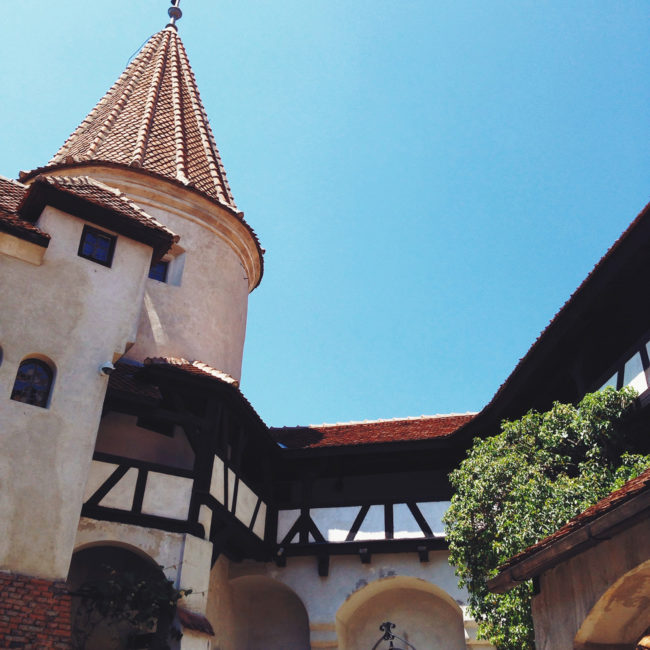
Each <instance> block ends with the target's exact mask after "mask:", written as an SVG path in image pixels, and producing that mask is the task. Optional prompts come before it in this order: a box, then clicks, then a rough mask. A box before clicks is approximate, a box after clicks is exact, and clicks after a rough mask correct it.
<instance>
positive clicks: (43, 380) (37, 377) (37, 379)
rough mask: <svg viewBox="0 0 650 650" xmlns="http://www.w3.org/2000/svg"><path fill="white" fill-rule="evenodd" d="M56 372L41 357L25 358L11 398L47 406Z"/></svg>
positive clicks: (42, 406) (19, 369)
mask: <svg viewBox="0 0 650 650" xmlns="http://www.w3.org/2000/svg"><path fill="white" fill-rule="evenodd" d="M53 379H54V373H53V372H52V368H50V366H48V365H47V364H46V363H45V362H44V361H41V360H40V359H25V360H24V361H23V362H22V363H21V364H20V366H19V368H18V373H17V374H16V381H15V382H14V388H13V390H12V391H11V399H13V400H15V401H16V402H23V403H24V404H33V405H34V406H40V407H41V408H46V407H47V402H48V399H49V397H50V392H51V390H52V380H53Z"/></svg>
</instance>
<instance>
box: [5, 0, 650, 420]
mask: <svg viewBox="0 0 650 650" xmlns="http://www.w3.org/2000/svg"><path fill="white" fill-rule="evenodd" d="M167 6H168V3H167V2H166V0H136V1H134V0H110V2H109V1H108V0H106V1H104V0H93V1H92V2H88V0H59V1H58V2H51V1H50V0H20V1H18V0H15V1H14V2H9V0H2V7H1V10H2V22H3V38H2V40H1V41H0V55H1V56H2V61H3V63H4V65H3V66H2V67H1V68H0V81H1V87H2V88H3V93H2V101H1V102H0V124H1V125H2V128H1V130H0V133H1V136H0V143H1V146H0V174H3V175H5V176H9V177H14V178H15V177H16V176H17V174H18V171H19V170H21V169H31V168H34V167H37V166H39V165H42V164H44V163H45V162H46V161H47V160H49V158H50V157H51V156H52V155H53V154H54V152H55V151H56V150H57V149H58V148H59V146H60V145H61V144H62V143H63V141H64V140H65V139H66V138H67V136H68V135H69V134H70V133H71V132H72V131H73V130H74V128H75V127H76V126H77V125H78V123H79V122H80V121H81V120H82V119H83V118H84V117H85V115H86V114H87V113H88V111H89V110H90V109H91V108H92V106H94V104H95V103H96V102H97V101H98V100H99V99H100V97H101V96H102V95H103V94H104V93H105V92H106V90H107V89H108V88H109V87H110V85H112V83H113V82H114V81H115V79H116V78H117V77H118V76H119V74H120V73H121V72H122V71H123V69H124V67H125V66H126V64H127V62H128V60H129V58H130V57H131V55H133V54H134V53H135V52H136V51H137V50H138V49H139V48H140V46H141V45H142V44H143V42H144V41H145V40H146V39H147V38H148V37H149V36H150V35H151V34H153V33H154V32H156V31H158V30H159V29H161V28H163V27H164V25H165V24H166V22H167V17H166V10H167ZM181 8H182V9H183V12H184V16H183V19H182V20H181V21H180V23H179V33H180V35H181V37H182V39H183V42H184V43H185V46H186V49H187V51H188V54H189V58H190V62H191V64H192V67H193V69H194V72H195V75H196V77H197V82H198V86H199V89H200V91H201V96H202V98H203V101H204V103H205V106H206V109H207V112H208V115H209V117H210V121H211V124H212V127H213V130H214V132H215V136H216V140H217V144H218V146H219V150H220V152H221V155H222V158H223V161H224V164H225V167H226V171H227V173H228V178H229V182H230V186H231V188H232V190H233V193H234V196H235V200H236V201H237V204H238V206H239V207H240V209H242V210H243V211H244V212H245V218H246V220H247V222H248V223H249V224H250V225H252V227H253V228H254V229H255V231H256V232H257V233H258V235H259V237H260V240H261V243H262V246H264V248H266V250H267V253H266V256H265V275H264V278H263V280H262V283H261V285H260V286H259V287H258V288H257V289H256V290H255V291H254V292H253V293H252V294H251V296H250V299H249V313H248V326H247V338H246V346H245V350H244V366H243V375H242V384H241V387H242V390H243V392H244V394H245V395H246V396H247V398H248V399H249V400H250V401H251V403H252V404H253V406H254V407H255V409H256V410H257V411H258V413H259V414H260V415H261V416H262V418H263V419H264V420H265V422H266V423H267V424H269V425H272V426H282V425H296V424H309V423H314V424H317V423H321V422H345V421H350V420H365V419H369V420H372V419H378V418H394V417H407V416H418V415H422V414H435V413H454V412H456V413H457V412H460V413H464V412H467V411H478V410H480V409H481V408H482V407H483V406H484V405H485V404H486V403H487V402H488V401H489V400H490V399H491V397H492V396H493V394H494V393H495V392H496V390H497V389H498V387H499V385H500V384H501V383H502V382H503V381H504V380H505V379H506V378H507V376H508V375H509V374H510V372H511V371H512V370H513V368H514V367H515V365H516V363H517V362H518V360H519V359H520V358H521V357H522V356H523V355H524V354H525V353H526V352H527V350H528V348H529V347H530V345H531V344H532V343H533V341H534V340H535V339H536V337H537V336H538V335H539V333H540V332H541V331H542V330H543V329H544V327H545V326H546V325H547V324H548V322H549V321H550V320H551V318H552V317H553V315H554V314H555V313H556V312H557V311H558V309H559V308H560V307H561V305H562V304H563V303H564V302H565V301H566V300H567V299H568V298H569V296H570V295H571V293H572V292H573V291H574V290H575V288H576V287H577V286H578V285H579V284H580V282H581V281H582V280H583V279H584V277H585V276H586V275H587V273H588V272H589V271H590V270H591V268H592V267H593V266H594V264H595V263H596V262H597V261H598V260H599V259H600V257H601V256H602V255H603V254H604V253H605V251H606V250H607V249H608V247H609V246H610V245H611V244H612V243H613V242H614V240H615V239H616V238H617V237H618V236H619V235H620V233H621V232H622V231H623V230H624V229H625V228H626V227H627V225H628V224H629V223H630V222H631V221H632V219H633V218H634V217H635V216H636V214H637V213H638V212H639V211H640V210H641V209H642V208H643V206H644V205H645V204H646V203H647V202H648V200H649V195H650V178H649V173H648V172H649V170H650V165H649V163H650V147H649V146H648V145H649V143H650V120H649V117H650V115H649V112H650V109H649V107H650V76H649V74H648V70H650V49H649V48H648V47H647V43H648V42H650V21H649V20H648V14H649V13H650V4H649V3H648V2H636V1H634V0H625V2H611V1H609V0H608V1H603V0H575V1H572V2H570V3H567V2H566V1H565V0H557V1H556V0H547V1H545V2H539V1H537V2H533V1H527V0H516V1H512V0H511V1H510V2H503V1H500V0H494V1H491V2H485V0H476V1H470V0H449V1H444V2H443V1H435V0H382V1H381V2H378V1H377V0H372V1H371V0H355V1H354V2H350V1H349V0H347V1H344V0H327V1H326V0H311V1H310V2H304V1H301V2H299V1H298V0H282V1H281V2H273V3H272V2H268V1H266V0H237V1H236V2H235V1H234V0H218V1H217V0H182V2H181ZM640 295H643V294H642V293H641V294H640ZM612 335H613V336H615V333H612Z"/></svg>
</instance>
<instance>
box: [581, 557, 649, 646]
mask: <svg viewBox="0 0 650 650" xmlns="http://www.w3.org/2000/svg"><path fill="white" fill-rule="evenodd" d="M649 627H650V560H647V561H646V562H643V563H641V564H639V565H638V566H636V567H635V568H634V569H632V570H631V571H628V572H627V573H625V574H624V575H623V576H621V577H620V578H619V579H618V580H617V581H616V582H615V583H614V584H613V585H612V586H611V587H610V588H609V589H608V590H607V591H606V592H605V593H604V594H603V595H602V596H601V597H600V598H599V599H598V601H597V602H596V604H595V605H594V606H593V607H592V608H591V611H590V612H589V614H587V616H586V617H585V620H584V621H583V622H582V625H581V626H580V629H579V630H578V633H577V634H576V637H575V648H577V649H579V650H582V649H584V650H587V649H589V648H592V647H603V648H611V649H612V650H618V649H620V650H633V649H634V648H635V647H636V644H637V642H638V641H639V639H640V638H641V637H642V636H643V635H644V633H645V632H646V631H647V630H648V628H649Z"/></svg>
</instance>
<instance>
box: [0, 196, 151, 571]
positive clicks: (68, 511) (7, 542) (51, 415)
mask: <svg viewBox="0 0 650 650" xmlns="http://www.w3.org/2000/svg"><path fill="white" fill-rule="evenodd" d="M84 223H85V222H84V221H82V220H81V219H78V218H76V217H72V216H70V215H66V214H65V213H62V212H60V211H58V210H55V209H54V208H51V207H46V208H45V210H44V211H43V214H42V216H41V218H40V220H39V222H38V225H39V226H40V227H41V228H42V229H43V230H44V231H45V232H48V233H49V234H50V235H51V236H52V240H51V242H50V245H49V248H48V249H47V251H46V253H45V256H44V259H43V264H42V265H40V266H34V265H32V264H29V263H27V262H24V261H21V260H18V259H15V258H13V257H6V256H0V305H1V306H2V309H1V311H0V346H1V347H2V350H3V359H2V363H1V365H0V448H2V457H0V483H1V488H2V489H1V490H0V521H2V529H3V534H2V535H0V568H4V569H10V570H12V571H16V572H20V573H25V574H28V575H34V576H40V577H45V578H52V579H64V578H65V576H66V574H67V571H68V562H69V559H70V555H71V552H72V544H73V540H74V535H75V530H76V526H77V521H78V518H79V512H80V508H81V500H82V495H83V489H84V485H85V482H86V473H87V470H88V467H89V464H90V461H91V457H92V452H93V447H94V444H95V436H96V432H97V426H98V422H99V417H100V413H101V407H102V403H103V399H104V393H105V391H106V384H107V377H106V376H104V375H100V373H99V372H98V368H99V366H100V364H101V363H103V362H106V361H111V360H112V359H113V357H114V355H115V354H121V353H123V352H124V349H125V346H126V344H127V342H128V341H130V340H133V338H134V335H135V331H136V327H137V323H138V320H139V312H140V305H141V304H142V295H143V291H144V280H145V278H146V274H147V270H148V267H149V262H150V258H151V248H149V247H147V246H145V245H143V244H140V243H138V242H135V241H133V240H130V239H128V238H126V237H122V236H119V237H118V240H117V245H116V248H115V256H114V260H113V264H112V267H111V268H107V267H104V266H101V265H99V264H96V263H94V262H92V261H89V260H86V259H83V258H81V257H79V256H78V255H77V250H78V247H79V241H80V238H81V233H82V229H83V226H84ZM34 355H37V356H42V357H45V358H47V359H49V360H51V361H52V362H53V363H54V365H55V367H56V372H55V379H54V386H53V390H52V394H51V399H50V404H49V408H46V409H45V408H40V407H37V406H33V405H29V404H23V403H20V402H16V401H13V400H10V399H9V397H10V395H11V391H12V387H13V383H14V380H15V377H16V372H17V370H18V366H19V364H20V362H21V360H23V359H24V358H26V357H30V356H34Z"/></svg>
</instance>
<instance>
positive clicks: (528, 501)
mask: <svg viewBox="0 0 650 650" xmlns="http://www.w3.org/2000/svg"><path fill="white" fill-rule="evenodd" d="M635 397H636V393H635V392H634V391H633V390H631V389H628V388H624V389H622V390H620V391H615V390H613V389H611V388H608V389H606V390H604V391H601V392H599V393H592V394H589V395H586V396H585V397H584V399H583V400H582V401H581V402H580V404H579V405H578V406H577V407H574V406H572V405H570V404H560V403H555V404H554V405H553V408H552V409H551V410H550V411H548V412H547V413H537V412H534V411H531V412H530V413H528V414H527V415H525V416H524V417H522V418H521V419H520V420H517V421H515V422H504V423H503V424H502V430H501V433H499V434H498V435H496V436H493V437H490V438H486V439H478V438H477V439H476V440H475V441H474V444H473V446H472V448H471V449H470V451H469V453H468V456H467V458H466V459H465V460H464V461H463V462H462V463H461V465H460V467H459V468H458V469H457V470H455V471H454V472H452V474H451V476H450V479H451V482H452V485H453V487H454V489H455V494H454V497H453V498H452V502H451V507H450V509H449V511H448V512H447V514H446V516H445V524H446V534H447V539H448V540H449V548H450V560H451V562H452V564H453V565H454V566H455V567H456V575H457V576H458V577H459V584H460V586H461V587H467V590H468V592H469V607H470V612H471V613H472V615H473V616H474V618H475V619H476V620H477V621H478V622H479V635H480V637H481V638H484V639H488V640H489V641H490V642H491V643H492V644H493V645H495V646H496V647H497V648H499V649H500V650H534V647H535V642H534V634H533V624H532V616H531V608H530V603H531V598H532V595H533V594H532V583H531V582H527V583H522V584H521V585H519V586H518V587H516V588H515V589H512V590H511V591H509V592H508V593H506V594H492V593H490V592H489V591H488V590H487V586H486V581H487V579H489V578H490V577H493V576H494V575H496V574H497V573H498V571H497V567H498V566H499V565H500V564H502V563H504V562H505V561H506V560H508V559H509V558H510V557H512V556H513V555H515V554H517V553H519V552H520V551H523V550H524V549H525V548H527V547H528V546H530V545H531V544H534V543H535V542H537V541H539V540H540V539H542V538H544V537H546V536H547V535H550V534H551V533H553V532H555V531H556V530H557V529H558V528H560V527H561V526H562V525H564V524H565V523H566V522H567V521H568V520H569V519H571V518H572V517H574V516H575V515H577V514H578V513H580V512H582V511H583V510H584V509H586V508H587V507H589V506H590V505H592V504H594V503H596V502H597V501H598V500H600V499H602V498H603V497H605V496H606V495H608V494H609V493H610V492H612V491H613V490H616V489H617V488H619V487H620V486H621V485H623V483H625V481H627V480H629V479H631V478H634V477H635V476H637V475H638V474H640V473H641V472H642V471H643V470H644V469H646V468H647V467H648V466H649V465H650V456H645V455H643V454H641V453H639V449H640V447H639V445H638V443H637V441H636V440H635V436H634V435H633V434H631V433H630V432H629V431H628V429H627V427H625V426H624V424H623V421H624V418H625V416H626V415H627V413H628V412H629V411H630V410H631V409H632V408H633V404H634V399H635Z"/></svg>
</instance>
